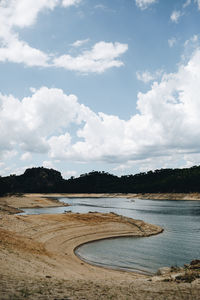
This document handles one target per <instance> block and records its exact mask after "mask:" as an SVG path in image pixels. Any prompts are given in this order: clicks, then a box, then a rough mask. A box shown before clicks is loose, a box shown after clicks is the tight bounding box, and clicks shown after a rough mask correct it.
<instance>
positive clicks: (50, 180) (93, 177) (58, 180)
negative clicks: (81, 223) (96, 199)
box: [0, 166, 200, 196]
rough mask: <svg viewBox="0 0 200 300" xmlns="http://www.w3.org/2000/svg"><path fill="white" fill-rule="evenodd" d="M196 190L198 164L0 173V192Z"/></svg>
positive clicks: (199, 178)
mask: <svg viewBox="0 0 200 300" xmlns="http://www.w3.org/2000/svg"><path fill="white" fill-rule="evenodd" d="M191 192H200V166H193V167H191V168H183V169H159V170H155V171H148V172H143V173H139V174H135V175H123V176H120V177H118V176H116V175H112V174H109V173H107V172H104V171H102V172H100V171H92V172H89V173H86V174H82V175H80V176H79V177H77V178H74V177H71V178H70V179H63V177H62V175H61V173H60V172H58V171H56V170H53V169H47V168H44V167H37V168H30V169H27V170H26V171H25V172H24V174H22V175H15V174H11V175H10V176H6V177H0V195H1V196H2V195H5V194H12V193H191Z"/></svg>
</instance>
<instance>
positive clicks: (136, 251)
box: [24, 198, 200, 273]
mask: <svg viewBox="0 0 200 300" xmlns="http://www.w3.org/2000/svg"><path fill="white" fill-rule="evenodd" d="M60 201H63V202H66V203H69V204H71V206H69V207H55V208H45V209H44V208H37V209H25V210H24V211H25V212H24V213H25V214H41V213H63V212H65V211H70V210H71V211H73V212H80V213H86V212H88V211H98V212H111V211H112V212H115V213H118V214H121V215H124V216H128V217H132V218H134V219H141V220H144V221H146V222H149V223H153V224H157V225H160V226H162V227H163V228H164V232H163V233H161V234H159V235H157V236H152V237H148V238H147V237H145V238H115V239H107V240H101V241H97V242H93V243H88V244H85V245H83V246H81V247H79V248H78V249H77V250H76V253H77V254H78V255H79V256H80V257H82V258H83V259H85V260H86V261H88V262H90V263H94V264H98V265H102V266H107V267H112V268H119V269H126V270H127V269H128V270H138V271H142V272H147V273H154V272H156V270H157V269H158V268H160V267H162V266H171V265H183V264H185V263H189V262H190V261H191V260H192V259H194V258H199V257H200V250H199V249H200V201H165V200H161V201H159V200H140V199H135V201H132V200H130V199H126V198H101V199H99V198H86V199H83V198H76V199H74V198H62V199H60Z"/></svg>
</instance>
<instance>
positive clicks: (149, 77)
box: [136, 70, 163, 83]
mask: <svg viewBox="0 0 200 300" xmlns="http://www.w3.org/2000/svg"><path fill="white" fill-rule="evenodd" d="M162 73H163V71H162V70H157V71H155V72H152V73H150V72H149V71H144V72H136V76H137V79H138V80H140V81H143V82H144V83H148V82H151V81H153V80H156V79H158V78H159V77H160V76H161V75H162Z"/></svg>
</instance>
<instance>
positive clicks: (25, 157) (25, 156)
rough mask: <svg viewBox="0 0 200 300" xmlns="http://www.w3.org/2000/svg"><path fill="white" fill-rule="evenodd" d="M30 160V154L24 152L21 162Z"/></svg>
mask: <svg viewBox="0 0 200 300" xmlns="http://www.w3.org/2000/svg"><path fill="white" fill-rule="evenodd" d="M31 159H32V155H31V153H30V152H25V153H23V154H22V155H21V160H24V161H25V160H31Z"/></svg>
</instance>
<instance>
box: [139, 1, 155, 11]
mask: <svg viewBox="0 0 200 300" xmlns="http://www.w3.org/2000/svg"><path fill="white" fill-rule="evenodd" d="M157 1H158V0H135V3H136V5H137V6H138V7H139V8H140V9H142V10H143V9H146V8H148V7H149V6H150V5H152V4H154V3H156V2H157Z"/></svg>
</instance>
